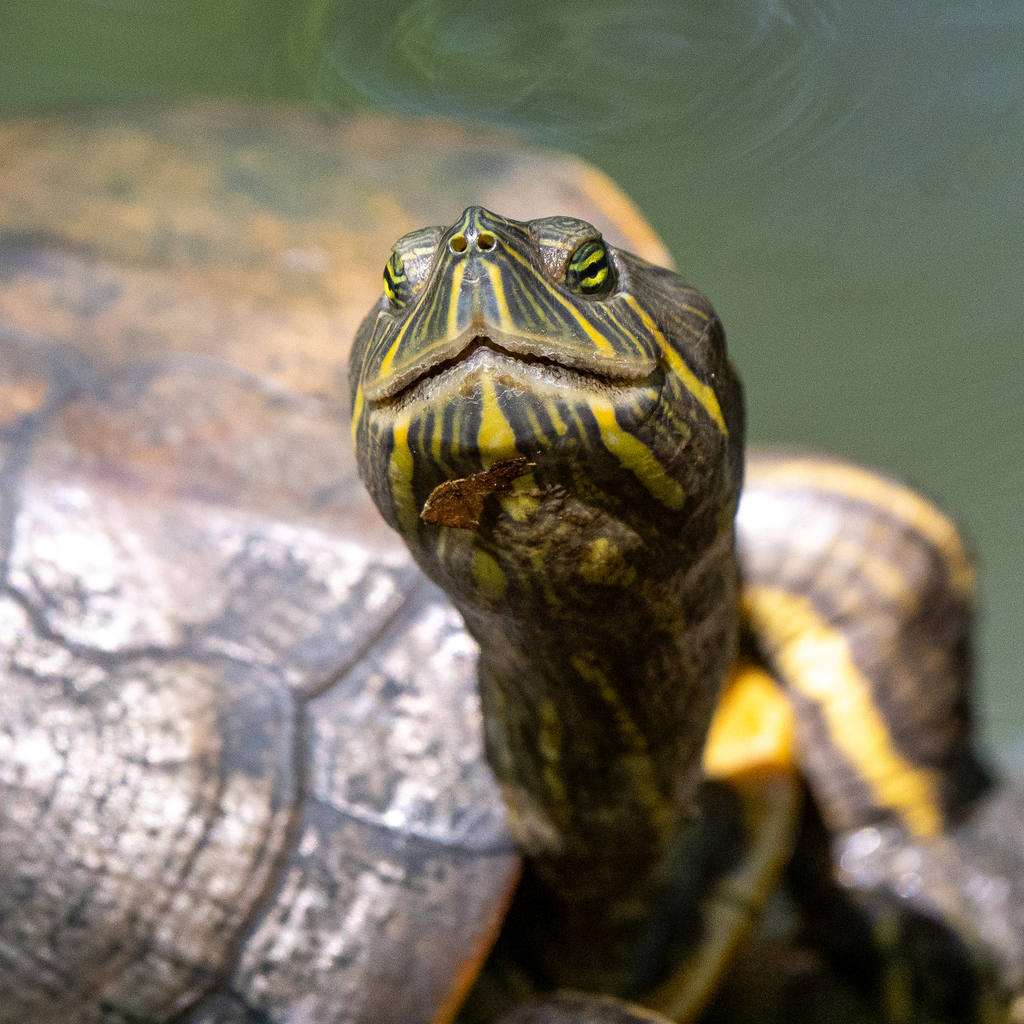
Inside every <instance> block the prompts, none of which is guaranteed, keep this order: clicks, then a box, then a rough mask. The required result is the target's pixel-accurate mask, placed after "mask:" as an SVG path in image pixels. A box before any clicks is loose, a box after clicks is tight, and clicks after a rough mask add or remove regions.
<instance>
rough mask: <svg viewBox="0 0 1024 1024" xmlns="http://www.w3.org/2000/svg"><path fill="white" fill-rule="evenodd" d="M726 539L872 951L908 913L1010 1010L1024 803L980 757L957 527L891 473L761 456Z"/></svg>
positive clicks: (896, 998)
mask: <svg viewBox="0 0 1024 1024" xmlns="http://www.w3.org/2000/svg"><path fill="white" fill-rule="evenodd" d="M737 530H738V548H739V554H740V561H741V567H742V574H743V590H742V597H741V604H742V609H743V613H744V616H745V618H746V622H747V625H748V627H749V629H750V631H751V633H752V635H753V637H754V642H755V644H756V646H757V649H758V651H759V653H760V655H761V656H762V657H763V659H764V660H765V662H766V664H767V665H768V666H769V667H770V669H771V670H772V672H773V673H775V674H776V676H777V678H778V679H779V680H780V682H781V683H782V684H783V686H784V687H785V689H786V692H787V694H788V696H789V698H790V701H791V703H792V706H793V709H794V711H795V714H796V718H797V750H798V760H799V762H800V767H801V769H802V771H803V772H804V774H805V775H806V777H807V779H808V781H809V783H810V786H811V789H812V791H813V794H814V797H815V799H816V801H817V803H818V804H819V806H820V808H821V811H822V815H823V817H824V820H825V823H826V825H827V827H828V829H829V832H830V833H831V835H832V837H833V839H832V856H833V860H834V864H835V871H836V876H837V878H838V880H839V882H840V883H841V884H842V885H843V886H844V887H845V888H846V889H847V890H848V891H850V892H851V893H852V894H854V896H855V897H856V898H857V900H858V902H860V903H861V904H862V905H863V906H864V907H866V908H867V910H868V913H869V916H870V918H871V920H872V921H873V923H874V925H875V928H876V931H877V932H878V933H879V934H880V937H882V938H883V939H884V937H885V933H890V935H892V934H896V933H897V932H899V930H900V926H899V924H898V923H897V922H898V921H899V920H900V919H901V918H903V917H904V916H905V915H906V914H908V913H909V914H910V915H918V916H920V917H923V918H925V919H930V920H932V921H937V922H940V923H941V924H942V925H944V926H946V927H948V928H949V929H951V931H952V932H953V933H954V934H955V935H956V936H957V938H958V940H959V941H960V942H961V943H963V944H964V945H966V947H967V949H968V950H969V951H970V955H971V959H972V960H975V961H976V962H977V963H979V964H981V965H983V967H982V971H983V972H987V973H989V974H992V975H994V976H995V977H996V979H997V980H998V985H997V986H996V987H997V988H999V989H1001V991H1002V995H1001V996H1000V997H999V1000H998V1001H999V1002H1000V1003H1002V1002H1003V999H1004V997H1005V999H1006V1000H1007V1001H1008V1004H1009V1005H1010V1007H1011V1009H1012V1012H1013V1014H1014V1016H1015V1017H1016V1016H1019V1013H1018V1012H1017V1008H1018V1007H1019V1006H1021V1001H1022V1000H1024V996H1022V992H1024V798H1022V797H1021V795H1020V794H1019V793H1018V792H1016V791H1015V790H1014V789H1013V788H1012V787H1011V786H1010V785H1008V784H1007V783H1005V782H1002V781H997V780H995V779H994V778H993V776H992V774H991V773H990V772H989V771H988V770H987V768H986V767H985V766H984V763H983V761H982V760H981V758H980V757H979V755H978V753H977V750H976V746H975V739H974V731H973V719H972V713H971V692H970V690H971V665H970V656H969V650H970V630H971V626H972V619H973V603H974V575H975V574H974V567H973V565H972V563H971V561H970V559H969V558H968V556H967V554H966V552H965V550H964V547H963V544H962V542H961V539H960V537H959V535H958V533H957V531H956V528H955V527H954V526H953V524H952V523H951V522H950V521H949V520H948V519H947V518H946V517H945V516H944V515H943V514H942V513H941V512H939V510H938V509H936V508H935V507H934V506H932V505H931V504H930V503H929V502H927V501H926V500H925V499H923V498H922V497H921V496H919V495H918V494H916V493H915V492H913V491H911V490H909V489H908V488H906V487H904V486H903V485H902V484H899V483H897V482H895V481H893V480H891V479H887V478H884V477H881V476H879V475H876V474H873V473H870V472H868V471H866V470H863V469H859V468H857V467H854V466H850V465H847V464H844V463H840V462H837V461H833V460H828V459H824V458H820V457H808V456H803V457H792V456H773V455H770V454H761V455H757V456H755V457H754V458H753V459H752V460H751V462H750V465H749V472H748V482H747V489H746V490H745V492H744V496H743V499H742V502H741V505H740V511H739V514H738V517H737ZM890 987H891V986H890ZM911 987H912V986H911ZM960 995H962V993H959V994H958V998H959V996H960ZM889 1001H890V1003H892V1004H893V1006H892V1007H891V1009H892V1012H893V1013H894V1014H896V1015H897V1016H900V1015H902V1014H903V1010H901V1009H900V1008H899V1007H898V1006H897V1005H896V1004H899V1003H901V1002H906V1003H907V1006H908V1009H907V1011H906V1012H907V1013H909V1014H911V1015H913V1013H915V1012H918V1010H917V1009H916V1008H911V1007H910V1004H911V1003H913V1001H914V999H913V994H912V993H910V994H907V998H906V999H904V997H903V996H901V995H900V994H899V993H896V994H893V993H892V992H890V993H889ZM1021 1009H1024V1006H1021ZM958 1012H959V1011H958ZM1001 1012H1002V1009H1000V1013H1001Z"/></svg>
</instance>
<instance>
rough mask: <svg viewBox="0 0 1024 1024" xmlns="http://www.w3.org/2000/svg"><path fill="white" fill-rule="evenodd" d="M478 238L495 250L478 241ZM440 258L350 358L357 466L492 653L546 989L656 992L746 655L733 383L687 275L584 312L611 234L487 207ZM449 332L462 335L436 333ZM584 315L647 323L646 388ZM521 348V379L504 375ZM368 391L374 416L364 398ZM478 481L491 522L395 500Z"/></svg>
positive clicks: (504, 775)
mask: <svg viewBox="0 0 1024 1024" xmlns="http://www.w3.org/2000/svg"><path fill="white" fill-rule="evenodd" d="M481 234H485V235H487V236H491V237H493V238H494V239H497V244H495V245H489V246H487V247H486V249H485V248H484V247H483V246H477V245H476V239H477V238H478V237H480V235H481ZM422 235H423V233H419V234H418V235H417V236H416V244H417V245H419V244H421V241H420V240H421V238H422ZM434 237H436V238H437V247H436V254H435V255H433V258H432V262H431V265H430V267H428V268H426V269H424V268H422V267H420V266H418V265H417V264H416V263H415V262H414V260H413V259H412V258H410V259H408V260H406V273H407V276H408V279H410V280H413V279H418V280H419V281H420V282H421V283H420V285H419V291H417V292H414V293H412V294H410V295H405V296H403V299H405V300H407V301H404V302H403V304H402V306H401V307H400V308H394V307H393V306H392V305H390V304H387V303H386V304H385V307H382V309H381V311H379V312H378V311H374V313H371V315H370V317H368V318H367V320H366V321H365V322H364V324H363V327H362V328H361V330H360V334H359V336H357V339H356V343H355V346H354V348H353V356H352V360H353V361H352V374H351V379H352V381H353V385H354V388H356V389H358V392H357V394H356V399H355V407H356V409H357V418H356V424H355V432H356V438H357V451H358V453H359V457H360V469H361V472H362V475H363V478H364V480H365V481H366V482H367V484H368V486H369V489H370V492H371V494H373V495H374V496H375V497H377V498H378V504H379V506H380V507H381V510H382V512H383V513H384V515H385V517H386V518H388V519H389V521H391V522H392V525H395V526H396V527H398V528H400V529H402V530H403V536H404V538H405V540H406V542H407V543H408V545H409V547H410V550H411V551H412V552H413V555H414V556H415V557H416V559H417V561H418V562H419V564H420V565H421V566H422V568H423V569H424V570H425V571H426V572H427V574H428V575H429V576H430V577H431V578H432V579H433V580H434V581H435V582H437V583H438V584H440V585H441V586H442V587H443V588H444V589H445V591H446V592H447V593H448V594H449V596H450V597H451V599H452V600H453V601H454V603H455V604H456V606H457V607H458V608H459V611H460V612H461V613H462V615H463V617H464V619H465V621H466V625H467V627H468V628H469V630H470V632H471V633H472V634H473V635H474V637H475V638H476V639H477V640H478V642H479V643H480V646H481V657H480V664H479V680H480V692H481V696H482V700H483V706H484V718H485V734H486V746H487V752H488V758H489V760H490V762H491V764H492V766H493V768H494V770H495V772H496V773H497V775H498V777H499V779H500V780H501V782H502V783H503V785H504V787H505V793H506V797H507V800H508V803H509V807H510V811H511V816H512V825H513V828H514V830H515V831H516V833H517V838H518V839H519V841H520V843H521V844H522V845H523V847H524V848H525V849H526V850H527V851H528V852H529V853H530V854H531V855H532V857H531V869H530V870H531V871H532V886H533V889H534V893H535V896H536V897H537V901H538V905H539V906H543V907H544V908H545V914H544V917H543V920H542V921H539V922H538V924H539V926H538V927H537V928H536V929H535V930H534V931H533V933H532V934H531V935H529V936H527V938H526V941H525V943H524V945H525V947H526V948H527V949H528V951H529V956H530V958H531V959H532V963H531V964H530V968H531V970H532V971H533V972H534V973H535V975H536V976H537V978H538V979H539V981H540V983H541V984H542V985H545V986H572V987H578V988H584V989H590V990H603V991H612V992H618V993H623V992H625V993H630V994H633V993H635V992H636V991H637V989H638V988H642V987H646V986H647V985H649V984H651V983H652V982H653V981H656V980H658V979H656V978H651V977H645V976H642V974H643V968H641V966H640V965H639V964H638V962H637V957H638V956H639V953H638V950H640V949H641V948H643V947H644V946H645V944H649V933H650V930H651V929H652V928H655V927H657V928H660V927H662V924H663V923H662V922H657V921H656V915H654V914H653V913H652V911H653V910H654V908H655V907H657V906H659V905H663V904H666V903H671V902H672V899H673V896H672V892H673V887H674V885H675V884H677V883H676V881H675V880H674V879H673V878H672V877H671V864H672V862H673V858H674V855H675V853H676V851H677V850H678V849H679V848H680V847H681V846H682V845H684V844H685V843H686V840H687V836H688V835H689V832H690V830H691V826H692V823H693V820H694V815H695V808H696V799H697V792H698V787H699V783H700V774H699V758H700V751H701V749H702V746H703V743H704V737H705V732H706V729H707V724H708V721H709V719H710V716H711V713H712V710H713V708H714V705H715V701H716V697H717V693H718V689H719V687H720V684H721V682H722V680H723V679H724V676H725V674H726V673H727V671H728V669H729V667H730V665H731V663H732V661H733V658H734V653H735V644H736V629H737V625H736V568H735V561H734V557H733V518H734V513H735V506H736V500H737V497H738V494H739V487H740V483H741V468H740V467H741V461H740V460H741V451H742V439H743V408H742V397H741V392H740V386H739V382H738V380H737V378H736V377H735V375H734V373H733V371H732V368H731V365H730V364H729V362H728V360H727V358H726V356H725V349H724V336H723V334H722V331H721V328H720V325H719V324H718V320H717V318H716V317H715V315H714V312H713V310H712V309H711V307H710V306H709V305H708V303H707V300H706V299H704V298H703V296H701V295H700V294H699V293H697V292H696V291H694V290H693V289H689V288H688V287H687V286H686V285H685V283H684V282H682V281H681V279H679V278H678V277H677V276H676V275H675V274H671V273H670V272H668V271H663V270H660V269H657V268H653V267H649V265H647V264H642V261H636V260H635V258H634V257H630V256H628V255H627V254H625V253H619V252H618V251H616V250H614V249H612V248H611V247H605V249H604V253H603V254H602V256H601V259H607V261H609V262H610V263H611V264H612V265H613V267H614V275H613V280H614V281H615V282H616V283H617V284H616V289H615V290H613V291H611V292H610V293H609V294H608V296H607V297H605V295H604V293H602V295H600V296H597V297H593V296H587V295H585V294H582V293H577V292H573V291H572V288H571V281H572V275H571V274H567V268H568V266H569V265H570V263H571V257H572V254H573V252H574V251H575V250H576V249H577V248H578V247H580V246H581V245H588V246H592V245H593V244H594V239H595V238H597V239H599V236H598V235H597V233H596V232H595V231H594V229H593V228H592V227H590V226H589V225H581V222H577V221H571V220H569V219H568V218H558V219H552V220H550V221H542V222H534V223H533V224H529V225H522V224H517V223H516V222H508V221H504V220H503V219H502V218H498V217H495V216H494V215H491V214H488V213H486V212H485V211H480V210H478V209H474V210H470V211H467V213H466V215H465V216H464V218H463V219H462V220H461V221H460V222H459V223H457V224H456V225H453V226H452V228H450V229H448V230H447V232H443V233H442V232H438V233H437V235H436V236H434ZM450 241H452V243H453V244H449V243H450ZM454 242H458V244H457V245H456V244H454ZM559 253H560V255H559ZM587 262H588V264H589V265H593V262H594V256H593V251H592V250H591V251H589V252H588V260H587ZM499 274H500V275H502V288H501V290H500V292H499V291H498V289H497V288H496V286H495V284H494V282H495V279H496V277H497V275H499ZM560 275H561V276H560ZM453 280H454V281H461V282H462V284H461V286H460V290H459V291H458V292H455V291H454V290H452V289H451V288H450V284H449V282H451V281H453ZM567 280H568V281H569V282H570V285H569V286H567V284H566V281H567ZM581 287H582V286H581ZM627 287H628V291H627V290H626V289H627ZM446 288H447V289H449V290H448V291H444V290H443V289H446ZM519 296H523V298H522V300H521V301H523V302H533V303H534V305H535V312H534V313H533V314H532V315H533V316H534V319H536V318H537V317H539V316H541V315H542V314H543V311H544V310H545V309H549V308H550V309H551V310H552V311H553V312H552V314H551V323H550V325H549V334H548V337H547V339H546V340H545V341H544V342H543V348H542V349H541V347H540V343H537V342H533V341H529V342H524V343H522V345H521V346H520V344H519V343H518V342H517V341H516V339H515V337H514V336H511V338H510V336H509V320H510V317H509V316H508V315H507V314H508V313H509V310H508V309H506V308H503V306H502V303H503V302H504V303H511V302H513V301H520V299H519ZM549 296H550V297H549ZM627 300H628V301H632V302H634V303H635V304H636V307H638V308H635V307H634V306H630V305H628V302H627ZM456 302H457V303H459V310H460V313H459V314H458V315H456V314H455V312H454V309H453V312H452V313H451V314H446V313H445V312H444V309H445V306H444V305H442V304H454V303H456ZM598 303H608V305H607V306H606V307H600V306H599V305H598ZM420 308H423V309H425V310H428V311H429V312H428V313H424V314H421V313H419V312H418V310H419V309H420ZM463 309H465V310H467V311H468V310H470V309H472V310H473V311H474V312H473V313H472V317H473V318H475V319H472V320H469V319H468V318H469V316H470V314H469V313H468V312H467V313H465V314H463V313H462V312H461V311H462V310H463ZM605 309H607V310H608V312H605V311H604V310H605ZM538 310H539V312H537V311H538ZM459 316H464V317H466V318H467V322H468V323H469V326H468V327H466V328H460V329H462V330H463V331H464V333H463V334H461V335H458V336H457V337H448V336H447V335H444V334H442V335H440V336H439V335H437V334H436V333H434V332H436V330H438V329H439V328H438V325H444V324H450V323H453V322H457V321H458V317H459ZM594 316H599V317H601V316H603V317H605V318H607V317H609V316H611V317H614V318H616V320H615V322H620V323H625V322H627V318H628V317H632V318H633V320H632V321H631V322H635V323H636V324H637V325H639V326H638V327H637V328H636V329H635V330H633V332H632V333H633V334H634V335H637V336H640V337H642V338H647V339H649V340H648V341H647V342H645V343H646V344H648V345H649V348H648V349H647V353H648V354H646V355H645V356H644V359H643V360H639V359H638V363H637V365H638V366H639V365H643V367H644V368H643V370H642V371H641V372H642V373H643V374H644V375H645V376H643V377H642V378H640V379H638V380H637V381H636V383H635V384H632V385H631V386H630V387H629V388H627V387H624V386H622V385H621V384H619V383H618V382H615V381H612V382H609V381H607V380H605V379H603V377H602V376H601V375H600V374H594V373H591V372H590V371H589V366H590V365H600V362H599V360H600V358H602V357H601V355H600V349H599V348H598V349H595V356H594V357H593V358H592V357H591V356H590V355H589V354H588V353H589V351H590V349H589V348H588V346H591V345H596V344H597V343H596V342H595V341H594V340H593V339H594V335H593V334H591V333H588V328H587V325H588V323H589V321H590V319H591V317H594ZM407 322H408V323H409V324H410V325H411V326H409V327H403V325H405V324H406V323H407ZM603 322H604V321H602V323H603ZM424 324H425V325H428V326H429V327H430V331H429V332H428V333H426V334H420V333H417V332H418V331H420V325H424ZM503 330H504V331H505V333H504V334H501V335H500V336H501V338H502V342H501V345H500V346H498V345H494V346H491V345H490V344H489V342H490V333H491V332H493V333H495V334H498V333H499V332H501V331H503ZM380 331H383V332H385V333H384V334H383V336H384V337H386V338H388V339H391V338H396V337H397V338H398V339H399V341H398V342H397V343H396V342H391V341H388V342H387V343H388V344H391V345H392V346H394V345H396V344H397V345H398V346H399V347H397V348H395V347H393V348H392V350H391V351H390V352H389V353H388V354H387V355H386V356H385V355H382V354H380V353H381V350H380V349H379V348H378V349H376V350H375V344H376V342H375V338H376V337H377V336H378V332H380ZM645 331H646V335H645V334H644V332H645ZM403 332H404V333H403ZM559 332H564V341H562V340H560V339H561V338H562V337H563V335H562V334H560V333H559ZM462 337H464V338H465V353H466V355H465V358H464V360H460V358H459V356H458V348H459V345H460V344H462V342H461V341H460V340H459V338H462ZM558 345H564V346H565V348H566V351H567V352H570V353H572V354H571V355H569V356H567V358H568V359H569V360H570V362H571V364H572V366H571V367H570V368H569V369H563V368H561V367H560V366H559V365H558V364H557V358H556V356H555V355H552V354H551V353H557V351H558ZM517 347H522V348H523V349H525V350H527V351H526V357H527V358H526V359H525V360H524V361H523V362H522V363H519V362H514V361H513V360H512V359H511V358H509V351H511V352H512V353H515V352H516V351H517ZM499 349H500V351H499ZM375 351H376V353H377V354H374V355H372V357H371V356H368V357H367V360H366V364H365V365H364V353H374V352H375ZM419 351H422V352H423V353H425V354H424V355H422V356H420V355H419V354H418V352H419ZM541 351H542V352H543V353H544V354H543V356H542V358H538V356H537V355H536V354H534V353H537V352H541ZM453 352H454V353H455V355H454V356H453ZM431 353H438V355H436V356H431ZM432 359H433V360H434V362H433V364H432V362H431V360H432ZM378 365H379V366H382V367H384V369H385V372H391V371H390V370H389V369H388V368H389V367H392V366H399V365H402V366H420V367H421V373H422V378H423V382H422V384H421V383H418V382H417V381H416V380H414V381H413V382H412V384H411V385H410V384H409V383H408V376H409V373H410V372H411V371H408V370H403V371H402V377H401V381H402V383H403V385H404V387H405V388H406V390H405V391H403V392H402V393H400V394H399V395H398V396H397V397H392V396H391V395H389V394H387V393H386V392H384V391H382V389H381V388H380V387H377V386H376V385H375V378H374V377H373V375H372V374H373V373H374V370H373V367H374V366H378ZM435 366H436V367H437V368H436V369H435ZM577 366H578V367H580V368H581V371H582V372H581V371H576V372H571V371H573V370H575V367H577ZM651 366H653V367H654V369H653V370H651V369H650V367H651ZM367 367H369V369H367ZM363 388H366V389H367V391H368V392H370V393H372V394H383V395H384V397H383V398H382V399H381V400H379V401H378V402H376V403H374V402H372V401H364V400H363V398H362V391H363ZM488 396H490V397H488ZM609 396H610V397H609ZM360 408H361V409H362V412H361V413H360V412H359V411H358V410H360ZM474 416H476V417H477V418H478V419H477V420H474V419H473V417H474ZM453 417H456V418H453ZM457 417H461V419H458V418H457ZM499 417H500V418H499ZM547 420H550V422H551V423H552V424H555V426H554V427H553V428H552V429H548V430H545V429H543V422H544V421H547ZM450 423H461V427H460V429H461V433H460V434H459V435H458V436H457V437H456V436H454V435H453V433H452V430H449V431H448V433H443V432H442V433H438V432H439V431H443V429H444V427H445V425H447V424H450ZM538 424H541V425H542V429H541V430H538V429H537V425H538ZM558 425H561V429H560V430H559V428H558ZM723 428H724V429H723ZM513 436H514V446H513V442H512V440H511V438H512V437H513ZM503 445H504V447H503ZM438 450H440V451H442V452H443V462H442V463H439V462H438V460H437V459H436V456H435V452H436V451H438ZM509 457H511V458H518V459H525V460H528V462H529V463H531V464H533V468H532V472H531V475H530V477H529V478H528V479H527V480H526V481H525V482H524V481H523V480H520V481H518V486H516V487H515V489H514V490H513V492H512V493H505V494H502V493H501V492H502V490H503V488H504V486H505V485H504V483H502V484H501V486H500V487H495V486H493V482H491V481H489V478H488V476H487V474H488V472H490V473H493V472H494V469H495V467H498V470H499V473H504V471H503V470H502V469H501V468H500V463H501V460H502V459H507V458H509ZM409 466H411V467H412V475H411V478H410V477H409V475H408V469H407V467H409ZM481 474H482V475H483V479H484V480H485V481H488V482H487V485H486V487H485V488H484V489H485V490H488V491H489V493H487V494H486V495H485V496H484V497H483V499H482V507H481V509H480V513H479V516H477V512H476V502H477V497H478V495H477V496H473V497H472V498H471V499H467V500H466V503H465V504H466V505H467V507H469V508H470V509H471V511H470V513H469V515H468V516H467V519H468V520H470V523H469V525H467V526H466V527H465V528H458V527H453V526H445V525H442V524H439V523H438V522H436V521H434V522H431V521H430V519H431V518H432V514H431V513H430V512H428V513H426V514H423V515H417V519H416V523H415V525H414V526H410V523H409V521H408V520H406V521H405V522H404V523H403V521H402V516H401V514H400V512H399V510H400V509H401V507H402V502H403V501H407V500H408V498H407V497H404V496H406V495H410V494H411V496H412V499H413V500H414V501H415V507H416V508H417V510H418V512H420V513H422V512H423V506H424V505H425V504H426V503H427V500H428V497H429V498H431V499H432V500H435V501H436V497H435V496H437V495H438V493H439V491H438V488H439V487H440V493H441V494H444V493H445V492H446V490H448V489H449V488H451V487H452V483H453V482H454V481H459V482H460V486H461V485H462V484H463V483H464V482H465V481H466V480H467V479H474V478H475V477H478V476H479V475H481ZM504 479H505V478H504V476H502V477H501V480H502V481H503V480H504ZM524 483H525V486H524ZM457 504H458V502H457ZM473 519H477V522H475V523H473V522H472V520H473ZM531 917H532V915H531Z"/></svg>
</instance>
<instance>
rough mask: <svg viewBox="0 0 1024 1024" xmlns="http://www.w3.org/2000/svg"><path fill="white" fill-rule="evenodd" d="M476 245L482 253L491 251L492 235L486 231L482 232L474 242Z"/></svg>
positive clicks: (492, 246)
mask: <svg viewBox="0 0 1024 1024" xmlns="http://www.w3.org/2000/svg"><path fill="white" fill-rule="evenodd" d="M476 244H477V246H479V248H481V249H482V250H483V251H484V252H489V251H490V250H491V249H493V248H494V235H492V234H490V233H489V232H487V231H482V232H481V233H480V235H479V237H478V238H477V240H476Z"/></svg>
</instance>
